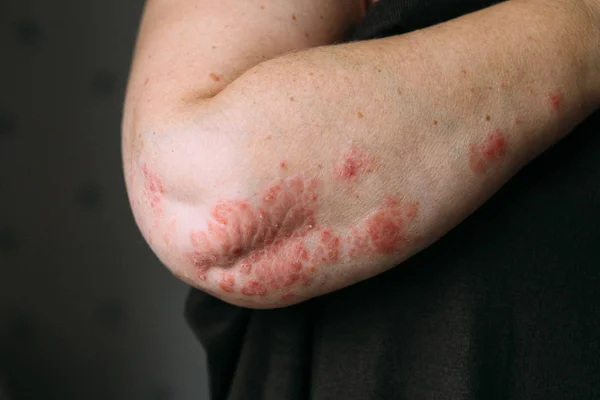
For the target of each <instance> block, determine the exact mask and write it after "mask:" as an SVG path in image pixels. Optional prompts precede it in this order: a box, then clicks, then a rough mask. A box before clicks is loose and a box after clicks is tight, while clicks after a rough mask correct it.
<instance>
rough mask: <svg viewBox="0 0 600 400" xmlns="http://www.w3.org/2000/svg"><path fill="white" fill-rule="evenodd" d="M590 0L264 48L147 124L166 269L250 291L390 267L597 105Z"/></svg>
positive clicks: (288, 297)
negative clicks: (253, 60)
mask: <svg viewBox="0 0 600 400" xmlns="http://www.w3.org/2000/svg"><path fill="white" fill-rule="evenodd" d="M586 4H588V5H589V7H587V6H586ZM592 11H596V8H595V4H594V3H592V2H589V3H584V2H572V1H567V0H563V1H550V0H531V1H525V0H521V1H519V0H513V1H509V2H507V3H503V4H500V5H498V6H495V7H492V8H489V9H486V10H483V11H481V12H477V13H473V14H470V15H468V16H465V17H462V18H459V19H457V20H453V21H450V22H448V23H444V24H441V25H438V26H435V27H432V28H428V29H424V30H422V31H417V32H414V33H411V34H408V35H403V36H397V37H392V38H386V39H381V40H373V41H368V42H359V43H351V44H345V45H337V46H327V47H320V48H316V49H311V50H307V51H302V52H297V53H293V54H288V55H284V56H282V57H278V58H275V59H273V60H270V61H267V62H264V63H261V64H260V65H258V66H257V67H255V68H252V69H250V70H249V71H247V72H246V73H244V74H243V75H241V76H240V77H239V78H238V79H236V80H234V81H233V82H232V83H231V84H229V86H228V87H227V88H226V89H225V90H224V91H222V92H221V93H220V94H219V95H217V96H216V97H214V98H213V99H211V100H210V101H207V102H204V103H202V104H199V105H198V106H197V107H195V108H194V110H193V113H192V115H193V117H192V118H191V119H189V120H186V118H182V120H186V121H190V122H187V123H186V124H183V123H181V122H179V124H180V125H177V126H174V125H162V126H159V127H156V131H158V132H160V134H158V133H157V134H156V135H150V136H148V145H146V147H145V148H144V149H143V150H141V151H140V153H139V157H138V158H137V160H136V163H135V166H136V168H137V169H134V175H136V176H137V177H138V179H137V181H138V182H140V183H138V184H134V185H132V187H131V188H130V194H132V197H133V198H134V199H138V202H137V203H136V205H135V206H134V211H136V213H137V215H138V219H139V220H140V221H141V227H142V231H143V232H144V233H145V236H146V237H147V239H148V240H149V241H151V242H152V243H151V244H152V247H153V249H154V250H155V252H156V253H157V254H158V256H159V257H160V258H161V259H162V260H163V261H164V262H165V264H166V265H167V266H168V267H169V268H170V269H171V270H172V271H173V272H174V273H175V274H176V275H178V276H181V277H182V278H183V279H185V280H186V281H188V282H189V283H191V284H193V285H195V286H197V287H199V288H201V289H203V290H206V291H209V292H211V293H213V294H215V295H216V296H218V297H220V298H222V299H224V300H226V301H229V302H232V303H235V304H241V305H246V306H255V307H276V306H283V305H286V304H292V303H294V302H298V301H302V300H305V299H307V298H310V297H314V296H318V295H320V294H323V293H326V292H329V291H333V290H336V289H339V288H341V287H344V286H347V285H350V284H352V283H355V282H358V281H360V280H362V279H366V278H368V277H370V276H373V275H375V274H378V273H380V272H382V271H384V270H386V269H388V268H391V267H392V266H394V265H397V264H398V263H400V262H402V261H403V260H405V259H406V258H408V257H410V256H411V255H412V254H414V253H415V252H418V251H419V250H421V249H423V248H424V247H426V246H427V245H429V244H431V243H432V242H434V241H435V240H436V239H438V238H439V237H440V236H442V235H443V234H445V233H446V232H447V231H448V230H449V229H451V228H452V227H453V226H455V225H456V224H458V223H459V222H460V221H461V220H462V219H464V218H465V217H466V216H467V215H468V214H469V213H471V212H472V211H473V210H475V209H476V208H477V207H478V206H480V205H481V204H482V203H483V202H484V201H485V200H486V199H487V198H489V197H490V196H491V195H492V194H493V193H494V192H495V191H496V190H497V189H498V188H499V187H500V186H501V185H502V184H503V183H504V182H506V181H507V180H508V179H509V178H510V177H511V176H512V175H514V174H515V173H516V172H517V171H518V170H519V169H520V168H521V167H522V166H523V165H525V164H526V163H527V162H528V161H530V160H531V159H532V158H534V157H535V156H536V155H538V154H539V153H540V152H542V151H544V150H545V149H547V148H548V147H549V146H550V145H552V144H553V143H555V142H556V141H557V140H559V139H560V138H561V137H563V136H564V135H566V134H567V133H568V132H569V131H570V130H571V129H572V128H573V127H574V126H575V125H576V124H578V123H579V122H581V121H582V120H583V119H584V118H585V117H586V116H587V115H589V114H590V113H591V112H592V111H594V110H595V109H596V108H597V107H598V106H599V102H600V87H599V84H600V68H599V65H600V62H599V59H598V57H600V54H599V50H598V43H599V37H598V36H599V34H600V32H599V30H598V28H597V27H598V25H597V19H596V16H597V15H598V14H596V13H595V12H592Z"/></svg>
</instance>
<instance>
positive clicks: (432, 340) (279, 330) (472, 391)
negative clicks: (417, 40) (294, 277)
mask: <svg viewBox="0 0 600 400" xmlns="http://www.w3.org/2000/svg"><path fill="white" fill-rule="evenodd" d="M487 4H488V3H486V2H485V1H482V2H475V1H466V2H458V1H456V2H455V1H449V0H446V1H421V2H418V1H406V2H404V3H403V5H400V3H399V2H394V1H386V0H381V1H380V2H379V3H377V4H376V5H375V6H374V7H373V8H372V9H371V10H370V11H369V14H368V15H367V17H366V19H365V23H364V24H363V26H360V27H358V29H357V30H356V31H355V34H354V37H353V38H354V39H355V40H360V39H367V38H370V37H380V36H385V35H389V34H392V33H402V32H405V31H407V30H412V29H418V28H422V27H424V26H427V25H430V24H433V23H436V22H441V21H443V20H446V19H449V18H451V17H454V16H456V15H458V14H460V13H464V12H466V11H469V10H472V9H473V8H476V7H477V6H480V7H483V6H485V5H487ZM425 11H427V12H428V13H427V14H426V15H423V14H422V13H423V12H425ZM599 131H600V113H596V114H595V115H594V116H592V117H591V118H589V119H588V120H587V121H586V122H585V123H583V124H582V125H581V126H580V127H578V128H577V129H576V130H575V131H574V132H573V133H572V134H571V135H570V136H569V137H567V138H566V139H565V140H563V141H562V142H560V143H558V144H557V145H556V146H554V147H553V148H552V149H550V150H549V151H548V152H546V153H545V154H544V155H542V156H541V157H540V158H538V159H537V160H535V161H534V162H532V163H531V164H530V165H528V166H527V167H526V168H524V169H523V170H522V171H521V172H520V173H519V174H518V175H517V176H516V177H514V178H513V179H512V180H511V181H510V182H509V183H508V184H507V185H506V186H505V187H504V188H503V189H502V190H501V191H500V192H499V193H497V195H495V196H494V197H493V198H492V199H491V200H490V201H489V202H488V203H486V204H485V205H484V206H483V207H482V208H481V209H479V210H478V211H477V212H476V213H475V214H473V215H472V216H471V217H470V218H468V219H467V220H466V221H465V222H464V223H462V224H461V225H459V226H458V227H457V228H455V229H454V230H453V231H452V232H450V233H449V234H448V235H446V236H445V237H444V238H443V239H441V240H440V241H439V242H437V243H436V244H434V245H433V246H431V247H430V248H428V249H427V250H425V251H423V252H421V253H420V254H418V255H417V256H415V257H413V258H411V259H410V260H409V261H407V262H406V263H404V264H403V265H402V266H400V267H398V268H394V269H392V270H390V271H388V272H386V273H384V274H382V275H380V276H377V277H375V278H373V279H370V280H367V281H364V282H361V283H359V284H357V285H354V286H352V287H349V288H346V289H344V290H340V291H338V292H335V293H332V294H329V295H326V296H322V297H319V298H316V299H313V300H311V301H309V302H306V303H303V304H300V305H297V306H293V307H289V308H285V309H281V310H269V311H250V310H245V309H241V308H237V307H233V306H230V305H227V304H225V303H222V302H220V301H218V300H215V299H212V298H211V297H210V296H208V295H205V294H202V293H200V292H198V291H193V292H192V293H191V295H190V301H189V302H188V308H187V313H188V319H189V321H190V323H191V325H192V327H193V328H194V330H195V331H196V332H197V334H198V336H199V338H200V340H201V342H202V344H203V346H204V347H205V349H206V350H207V352H208V355H209V363H210V368H211V382H212V385H213V387H212V389H213V397H212V398H213V399H232V400H233V399H276V400H288V399H290V400H292V399H293V400H295V399H309V398H310V399H315V400H325V399H344V400H371V399H407V400H421V399H423V400H425V399H465V400H466V399H482V400H494V399H503V400H505V399H509V400H512V399H514V400H517V399H531V400H537V399H539V400H542V399H543V400H548V399H550V400H554V399H556V400H559V399H560V400H567V399H598V398H600V135H599V134H598V132H599Z"/></svg>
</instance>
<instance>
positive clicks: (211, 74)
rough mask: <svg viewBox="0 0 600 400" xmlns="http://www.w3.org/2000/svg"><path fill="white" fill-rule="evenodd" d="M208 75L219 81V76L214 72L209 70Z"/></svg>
mask: <svg viewBox="0 0 600 400" xmlns="http://www.w3.org/2000/svg"><path fill="white" fill-rule="evenodd" d="M208 76H209V77H210V79H212V80H213V81H215V82H219V81H220V80H221V77H220V76H219V75H217V74H215V73H214V72H211V73H210V74H209V75H208Z"/></svg>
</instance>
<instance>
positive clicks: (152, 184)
mask: <svg viewBox="0 0 600 400" xmlns="http://www.w3.org/2000/svg"><path fill="white" fill-rule="evenodd" d="M142 173H143V174H144V196H145V197H146V198H147V199H148V203H149V204H150V208H151V209H152V211H154V213H155V214H160V213H161V212H162V207H161V205H160V203H161V199H162V196H163V194H164V193H165V187H164V184H163V182H162V180H161V179H160V178H159V177H158V175H156V174H155V173H152V172H150V170H149V169H148V166H147V165H146V164H144V165H143V166H142Z"/></svg>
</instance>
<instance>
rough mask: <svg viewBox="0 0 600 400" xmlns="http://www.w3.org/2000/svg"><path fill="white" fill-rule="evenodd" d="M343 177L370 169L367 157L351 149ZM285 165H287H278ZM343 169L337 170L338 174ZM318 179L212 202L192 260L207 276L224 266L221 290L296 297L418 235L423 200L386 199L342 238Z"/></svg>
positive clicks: (289, 181) (394, 251)
mask: <svg viewBox="0 0 600 400" xmlns="http://www.w3.org/2000/svg"><path fill="white" fill-rule="evenodd" d="M343 159H344V161H343V165H342V168H341V170H340V171H341V172H343V175H344V177H348V178H352V177H356V176H358V172H359V171H360V172H361V173H362V172H365V171H369V168H368V167H367V165H368V162H367V161H366V159H367V158H366V156H365V155H364V154H363V153H361V152H360V151H358V150H357V149H356V148H355V147H352V148H351V149H350V151H348V152H347V153H346V154H344V157H343ZM280 166H281V165H280ZM340 171H338V172H340ZM317 186H318V181H317V179H316V178H312V179H307V178H303V177H300V176H291V177H286V178H282V179H278V180H276V181H274V182H272V183H271V184H269V185H268V186H267V187H265V188H264V190H262V191H261V192H260V193H259V194H258V195H257V200H256V201H252V203H251V202H250V201H246V200H222V201H219V202H218V203H217V204H215V205H214V206H213V208H212V209H211V211H210V216H209V219H208V221H207V227H206V228H205V229H204V230H201V231H192V232H191V234H190V241H191V244H192V246H193V249H194V250H193V251H192V252H191V253H190V254H189V261H190V263H191V264H192V265H193V266H194V268H195V271H196V276H197V278H198V279H199V280H201V281H206V280H207V279H208V273H209V271H211V270H212V269H215V270H217V271H219V275H218V281H217V283H218V288H219V289H220V290H221V291H222V292H224V293H236V294H238V295H240V296H243V297H246V298H248V297H256V296H259V297H260V296H267V295H270V294H272V293H274V294H276V295H277V296H279V298H280V299H281V300H289V299H292V298H294V297H295V296H297V292H295V290H296V289H301V288H303V287H306V286H310V285H313V284H315V283H319V282H320V283H324V280H322V279H317V273H320V272H321V273H320V274H319V275H318V276H319V278H323V277H324V276H326V275H327V267H328V266H332V265H338V264H339V263H340V262H341V261H342V260H345V259H348V260H350V261H352V260H355V261H362V260H364V258H371V257H374V256H390V255H400V254H403V252H404V251H405V250H406V248H407V246H408V245H409V244H410V243H412V240H413V239H414V238H415V235H414V234H412V233H411V232H410V231H409V230H408V226H409V224H411V223H412V222H413V221H414V219H415V218H416V217H417V214H418V203H405V202H401V201H400V200H399V199H398V198H397V197H393V196H388V197H386V198H385V199H384V200H383V201H382V203H381V205H380V206H379V207H378V208H377V210H376V211H375V213H374V214H372V215H370V216H369V217H367V218H366V219H365V220H364V221H362V222H361V223H359V224H358V225H357V226H354V227H350V228H347V229H342V232H344V233H345V236H344V237H341V236H339V235H338V234H336V233H335V232H334V231H333V230H332V229H329V228H327V227H322V226H319V223H318V221H317V220H316V213H317V211H318V209H319V204H318V203H319V198H318V195H317Z"/></svg>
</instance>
